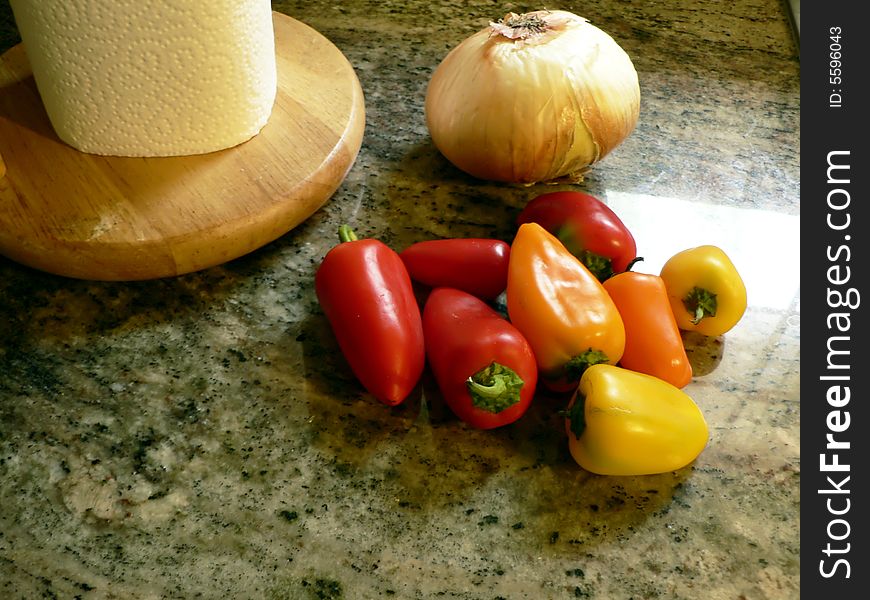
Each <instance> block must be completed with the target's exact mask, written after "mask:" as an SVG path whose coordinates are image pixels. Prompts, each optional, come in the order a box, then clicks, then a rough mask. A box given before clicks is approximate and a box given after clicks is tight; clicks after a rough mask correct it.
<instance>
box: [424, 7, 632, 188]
mask: <svg viewBox="0 0 870 600" xmlns="http://www.w3.org/2000/svg"><path fill="white" fill-rule="evenodd" d="M533 14H543V15H546V18H549V19H553V20H554V22H559V23H561V24H560V25H557V26H556V27H555V28H554V29H552V30H549V31H546V32H544V33H542V34H539V35H537V36H535V37H532V38H529V39H526V40H511V39H508V38H506V37H504V36H502V35H495V34H493V33H492V30H491V29H490V28H487V29H484V30H482V31H479V32H477V33H475V34H474V35H472V36H470V37H468V38H466V39H465V40H464V41H463V42H462V43H460V44H459V45H458V46H456V47H455V48H453V50H451V51H450V52H449V53H448V54H447V56H446V57H445V58H444V60H443V61H442V62H441V63H440V64H439V65H438V67H437V68H436V69H435V71H434V72H433V74H432V77H431V79H430V81H429V86H428V88H427V90H426V103H425V112H426V125H427V127H428V128H429V133H430V135H431V137H432V141H433V143H434V144H435V147H436V148H438V150H439V151H440V152H441V153H442V154H443V155H444V156H445V157H446V158H447V160H449V161H450V162H451V163H453V164H454V165H455V166H456V167H458V168H459V169H461V170H463V171H465V172H466V173H468V174H470V175H472V176H474V177H477V178H480V179H485V180H492V181H503V182H511V183H525V184H531V183H538V182H545V181H552V180H571V181H579V180H581V179H582V176H583V173H585V172H586V171H587V169H588V167H589V166H590V165H592V164H593V163H595V162H597V161H599V160H601V159H602V158H604V157H605V156H606V155H607V154H608V153H610V152H611V151H612V150H613V149H614V148H615V147H616V146H618V145H619V144H620V143H622V142H623V141H624V140H625V138H627V137H628V136H629V134H631V132H632V131H633V130H634V128H635V126H636V125H637V121H638V117H639V114H640V87H639V84H638V77H637V72H636V71H635V68H634V65H633V64H632V61H631V59H630V58H629V56H628V54H626V52H625V51H624V50H623V49H622V48H621V47H620V46H619V44H617V43H616V41H614V40H613V38H612V37H610V36H609V35H608V34H607V33H605V32H604V31H602V30H601V29H599V28H597V27H595V26H594V25H592V24H591V23H589V22H588V21H587V20H586V19H584V18H583V17H579V16H577V15H574V14H573V13H569V12H566V11H538V12H537V13H533Z"/></svg>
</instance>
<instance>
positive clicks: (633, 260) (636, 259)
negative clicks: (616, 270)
mask: <svg viewBox="0 0 870 600" xmlns="http://www.w3.org/2000/svg"><path fill="white" fill-rule="evenodd" d="M642 260H643V256H635V257H634V258H632V259H631V262H630V263H628V264H627V265H626V266H625V272H628V271H631V269H632V267H634V265H635V264H637V263H639V262H640V261H642Z"/></svg>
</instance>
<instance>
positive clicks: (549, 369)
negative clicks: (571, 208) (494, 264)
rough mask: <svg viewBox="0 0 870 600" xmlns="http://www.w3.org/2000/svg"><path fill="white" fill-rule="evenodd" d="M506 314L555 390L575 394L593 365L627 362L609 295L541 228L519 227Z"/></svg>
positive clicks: (545, 380) (543, 379)
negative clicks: (584, 373)
mask: <svg viewBox="0 0 870 600" xmlns="http://www.w3.org/2000/svg"><path fill="white" fill-rule="evenodd" d="M507 309H508V315H509V316H510V320H511V322H512V323H513V324H514V326H515V327H516V328H517V329H519V330H520V331H521V332H522V334H523V335H524V336H525V338H526V339H527V340H528V342H529V345H531V347H532V351H533V352H534V353H535V358H536V359H537V361H538V369H539V371H540V373H541V379H540V381H541V382H542V383H543V384H544V385H546V386H547V387H548V388H550V389H552V390H555V391H570V390H573V389H575V388H576V386H577V382H578V381H579V380H580V377H581V375H582V374H583V371H584V370H585V369H586V368H587V367H588V366H589V365H592V364H597V363H610V364H616V363H617V362H619V359H620V358H622V353H623V351H624V350H625V326H624V325H623V322H622V317H621V316H620V314H619V311H618V310H617V308H616V305H615V304H614V303H613V300H611V298H610V295H609V294H608V293H607V290H605V289H604V287H602V285H601V283H600V282H599V281H598V279H597V278H596V277H595V275H593V274H592V273H591V272H590V271H589V269H587V268H586V266H585V265H584V264H583V263H582V262H580V260H579V259H578V258H577V257H575V256H574V255H573V254H571V253H570V252H568V250H567V249H566V248H565V246H564V245H563V244H562V242H560V241H559V240H558V239H557V238H556V237H555V236H553V235H552V234H551V233H549V232H547V230H545V229H544V228H543V227H541V226H540V225H538V224H537V223H524V224H522V225H520V227H519V229H518V230H517V234H516V236H515V237H514V241H513V244H511V255H510V260H509V262H508V283H507Z"/></svg>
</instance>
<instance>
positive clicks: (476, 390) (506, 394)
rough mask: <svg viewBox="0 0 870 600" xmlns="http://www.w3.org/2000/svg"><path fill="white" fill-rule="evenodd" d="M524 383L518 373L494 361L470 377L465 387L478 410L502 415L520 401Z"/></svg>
mask: <svg viewBox="0 0 870 600" xmlns="http://www.w3.org/2000/svg"><path fill="white" fill-rule="evenodd" d="M523 383H524V382H523V379H522V377H520V376H519V375H517V373H516V371H514V370H513V369H511V368H510V367H506V366H505V365H501V364H499V363H497V362H495V361H493V362H492V363H490V364H489V365H488V366H486V367H484V368H483V369H481V370H480V371H478V372H477V373H475V374H474V375H472V376H471V377H469V378H468V379H467V380H466V381H465V386H466V387H467V388H468V393H469V394H470V395H471V403H472V404H473V405H474V406H475V407H476V408H479V409H481V410H485V411H487V412H491V413H500V412H501V411H503V410H505V409H506V408H509V407H511V406H513V405H514V404H516V403H517V402H519V401H520V390H521V389H522V387H523Z"/></svg>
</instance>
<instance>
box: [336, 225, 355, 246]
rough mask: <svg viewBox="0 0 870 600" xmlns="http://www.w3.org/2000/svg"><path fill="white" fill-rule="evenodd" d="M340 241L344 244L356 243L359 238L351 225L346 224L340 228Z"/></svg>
mask: <svg viewBox="0 0 870 600" xmlns="http://www.w3.org/2000/svg"><path fill="white" fill-rule="evenodd" d="M338 239H339V240H341V242H342V243H344V242H355V241H357V240H358V239H359V238H358V237H356V233H354V230H353V229H351V227H350V225H347V224H345V225H342V226H341V227H339V228H338Z"/></svg>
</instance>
